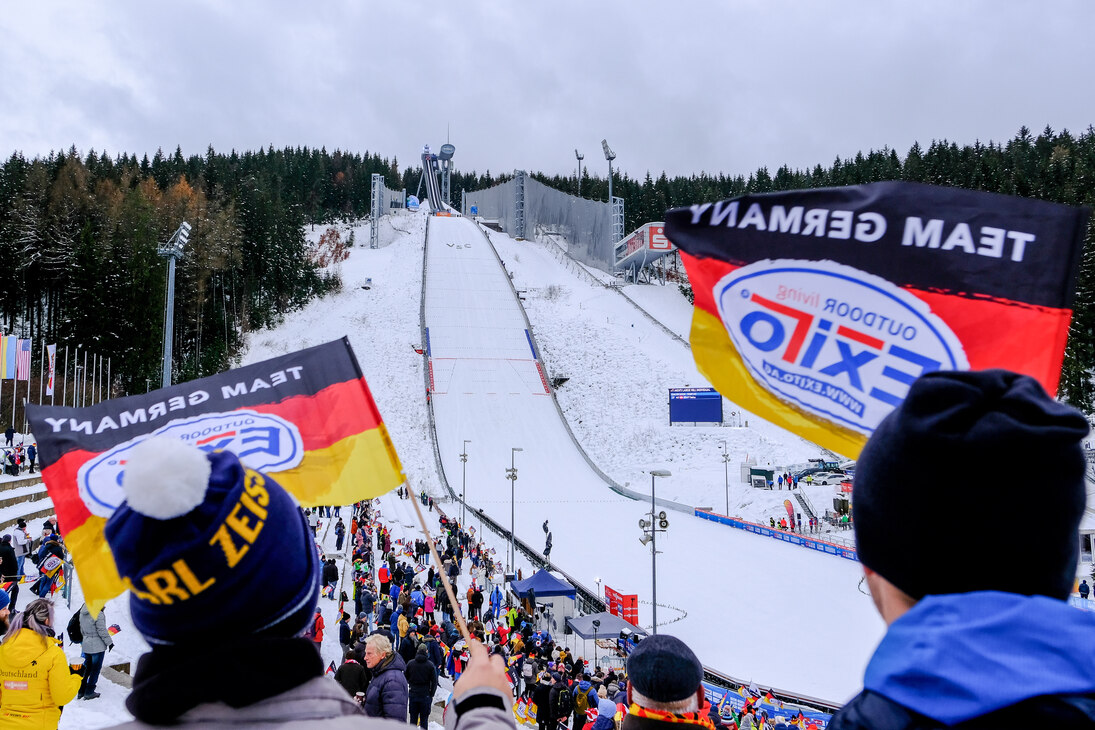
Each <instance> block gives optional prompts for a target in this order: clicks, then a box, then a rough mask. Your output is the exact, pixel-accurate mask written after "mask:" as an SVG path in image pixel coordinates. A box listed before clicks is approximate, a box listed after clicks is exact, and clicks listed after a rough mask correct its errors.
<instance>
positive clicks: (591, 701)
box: [571, 674, 599, 730]
mask: <svg viewBox="0 0 1095 730" xmlns="http://www.w3.org/2000/svg"><path fill="white" fill-rule="evenodd" d="M598 699H599V698H598V697H597V688H596V687H594V686H593V683H592V682H591V681H590V679H589V675H588V674H583V675H582V679H581V681H580V682H578V686H577V688H575V690H574V724H573V725H572V726H571V728H572V730H582V728H584V727H585V725H586V710H588V709H589V708H590V707H596V706H597V702H598Z"/></svg>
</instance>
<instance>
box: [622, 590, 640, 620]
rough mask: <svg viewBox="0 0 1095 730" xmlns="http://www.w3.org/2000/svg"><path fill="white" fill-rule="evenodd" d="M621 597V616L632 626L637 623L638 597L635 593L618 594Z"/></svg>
mask: <svg viewBox="0 0 1095 730" xmlns="http://www.w3.org/2000/svg"><path fill="white" fill-rule="evenodd" d="M620 597H621V598H622V599H623V602H624V605H623V616H621V618H623V620H624V621H627V622H628V623H629V624H631V625H632V626H638V625H639V597H638V596H637V595H631V596H620Z"/></svg>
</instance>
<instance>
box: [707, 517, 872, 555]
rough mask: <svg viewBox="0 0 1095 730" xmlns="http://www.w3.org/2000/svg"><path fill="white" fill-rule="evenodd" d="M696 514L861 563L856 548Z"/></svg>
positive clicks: (728, 518) (744, 522)
mask: <svg viewBox="0 0 1095 730" xmlns="http://www.w3.org/2000/svg"><path fill="white" fill-rule="evenodd" d="M695 514H696V517H700V518H703V519H705V520H710V521H711V522H718V523H719V524H720V525H729V526H730V527H736V528H737V529H739V530H745V531H746V532H752V533H753V534H755V535H763V536H765V537H771V538H773V539H775V540H781V541H783V542H789V543H791V544H792V545H800V546H802V547H805V548H810V549H811V550H817V551H818V552H821V553H825V554H827V555H836V556H837V557H840V558H845V559H847V560H854V561H856V562H859V556H858V555H856V551H855V548H850V547H845V546H843V545H835V544H833V543H831V542H827V541H825V540H821V539H818V538H815V537H807V536H806V535H802V534H799V533H797V532H791V531H789V530H780V529H779V528H772V527H769V526H768V525H758V524H757V523H755V522H748V521H746V520H743V519H740V518H737V517H726V516H725V515H720V514H717V513H715V512H708V511H707V510H702V509H697V510H696V512H695Z"/></svg>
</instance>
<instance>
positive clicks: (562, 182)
mask: <svg viewBox="0 0 1095 730" xmlns="http://www.w3.org/2000/svg"><path fill="white" fill-rule="evenodd" d="M582 173H583V174H582V185H581V190H582V196H583V197H587V198H591V199H594V200H607V199H608V180H607V178H599V177H596V176H592V177H591V176H589V175H588V171H587V170H583V171H582ZM534 176H535V177H536V179H538V180H540V181H541V182H543V183H544V184H546V185H550V186H551V187H554V188H556V189H558V190H562V191H564V192H567V193H571V194H575V193H576V192H577V189H578V180H577V178H576V177H575V176H570V177H560V176H554V177H548V176H546V175H540V174H536V175H534ZM880 180H910V181H915V182H924V183H931V184H934V185H951V186H954V187H960V188H969V189H971V190H985V191H988V192H994V193H1004V194H1007V195H1019V196H1023V197H1029V198H1039V199H1041V200H1050V201H1054V202H1058V203H1067V204H1069V205H1086V206H1089V207H1093V208H1095V128H1092V127H1088V129H1087V131H1086V132H1084V133H1083V134H1082V135H1080V136H1074V135H1072V134H1070V133H1069V132H1068V131H1062V132H1054V131H1053V130H1052V129H1050V128H1049V127H1047V128H1046V129H1045V130H1044V131H1043V132H1042V134H1040V135H1038V136H1037V137H1035V136H1033V135H1032V134H1031V132H1030V130H1028V129H1027V128H1026V127H1023V128H1022V129H1020V130H1019V133H1018V134H1017V135H1016V136H1015V137H1014V138H1013V139H1011V140H1010V141H1008V142H1006V143H1003V144H995V143H991V142H990V143H989V144H982V143H980V142H976V143H974V144H972V145H965V146H962V147H959V146H958V145H957V144H956V143H954V142H947V141H939V142H933V143H932V144H931V145H930V146H929V147H928V148H927V149H926V150H925V149H923V148H922V147H921V146H920V145H919V144H914V145H913V146H912V148H911V149H910V150H909V152H908V154H906V155H905V158H904V159H901V158H900V157H899V156H898V155H897V153H896V152H895V151H894V150H891V149H883V150H877V151H871V152H869V153H867V154H863V153H859V154H857V155H856V156H855V157H854V158H852V159H848V160H841V159H840V158H837V159H836V160H835V161H834V162H833V164H832V165H830V166H829V167H822V166H821V165H817V166H815V167H814V168H813V169H810V170H792V169H790V168H789V167H786V166H784V167H780V168H779V169H778V170H776V172H775V175H773V174H771V173H770V172H769V171H768V169H767V168H761V169H760V170H757V171H756V172H755V173H753V174H751V175H749V176H748V177H744V176H741V175H738V176H727V175H722V174H719V175H709V174H706V173H700V174H698V175H692V176H690V177H674V178H669V177H667V176H666V175H665V173H662V174H661V175H660V176H659V177H657V178H656V179H655V178H653V177H652V176H651V175H650V173H647V175H646V177H645V178H644V179H643V180H642V181H639V180H635V179H632V178H630V177H628V176H627V175H626V174H625V175H622V176H619V177H616V176H614V177H613V182H612V194H613V195H615V196H619V197H622V198H623V199H624V201H625V207H624V211H625V221H626V222H625V229H626V230H627V231H632V230H634V229H635V228H638V227H639V226H641V225H642V224H644V223H647V222H649V221H656V220H663V218H664V211H666V210H668V209H669V208H677V207H680V206H686V205H691V204H692V203H700V202H711V201H716V200H723V199H726V198H733V197H736V196H739V195H743V194H746V193H766V192H772V191H776V190H791V189H797V188H816V187H829V186H837V185H858V184H861V183H869V182H877V181H880ZM1073 309H1074V314H1073V318H1072V326H1071V330H1070V333H1069V339H1068V347H1067V349H1066V352H1065V362H1064V366H1063V368H1062V372H1061V385H1060V389H1059V392H1058V395H1059V396H1060V397H1061V398H1062V399H1063V400H1066V401H1068V402H1070V403H1072V404H1073V405H1075V406H1076V407H1078V408H1081V409H1082V410H1084V411H1086V412H1088V413H1090V412H1092V411H1095V382H1093V377H1095V227H1093V226H1092V225H1091V224H1089V225H1088V230H1087V235H1086V237H1085V240H1084V255H1083V259H1082V263H1081V267H1080V275H1079V278H1078V281H1077V286H1076V299H1075V302H1074V304H1073ZM1000 336H1001V337H1007V336H1008V334H1007V333H1006V332H1004V333H1001V335H1000Z"/></svg>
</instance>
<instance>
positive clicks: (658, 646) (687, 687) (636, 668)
mask: <svg viewBox="0 0 1095 730" xmlns="http://www.w3.org/2000/svg"><path fill="white" fill-rule="evenodd" d="M627 676H628V677H630V679H631V686H632V687H634V688H635V691H637V692H638V693H639V694H641V695H643V696H644V697H646V698H647V699H651V700H653V701H655V702H678V701H680V700H683V699H685V698H687V697H691V696H692V695H694V694H696V691H697V690H699V688H700V685H701V684H702V683H703V665H702V664H700V660H699V659H698V658H697V657H696V655H695V653H694V652H693V651H692V650H691V649H689V648H688V645H687V644H685V643H684V642H683V641H681V640H680V639H678V638H676V637H675V636H669V635H668V634H655V635H654V636H648V637H646V638H645V639H643V640H642V641H640V642H639V644H638V646H636V647H635V648H634V649H633V650H632V651H631V654H630V655H629V656H628V657H627Z"/></svg>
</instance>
